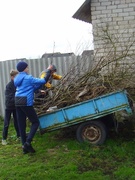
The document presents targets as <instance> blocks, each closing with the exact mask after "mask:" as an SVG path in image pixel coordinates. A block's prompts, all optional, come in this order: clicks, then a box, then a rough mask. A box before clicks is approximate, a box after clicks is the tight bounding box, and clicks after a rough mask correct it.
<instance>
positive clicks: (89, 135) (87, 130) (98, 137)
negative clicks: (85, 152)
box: [76, 121, 107, 145]
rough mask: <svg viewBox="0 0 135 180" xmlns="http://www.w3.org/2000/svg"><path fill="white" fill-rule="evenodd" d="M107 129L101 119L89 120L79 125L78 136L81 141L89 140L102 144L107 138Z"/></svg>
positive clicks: (92, 142)
mask: <svg viewBox="0 0 135 180" xmlns="http://www.w3.org/2000/svg"><path fill="white" fill-rule="evenodd" d="M106 136H107V130H106V126H105V124H104V123H102V122H101V121H89V122H85V123H82V124H80V125H79V127H78V128H77V130H76V138H77V140H78V141H79V142H89V143H90V144H94V145H101V144H103V143H104V141H105V140H106Z"/></svg>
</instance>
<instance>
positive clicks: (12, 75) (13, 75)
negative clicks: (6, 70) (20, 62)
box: [10, 69, 18, 79]
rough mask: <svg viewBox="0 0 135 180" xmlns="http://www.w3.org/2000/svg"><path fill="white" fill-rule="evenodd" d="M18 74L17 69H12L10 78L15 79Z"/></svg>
mask: <svg viewBox="0 0 135 180" xmlns="http://www.w3.org/2000/svg"><path fill="white" fill-rule="evenodd" d="M17 74H18V71H16V70H15V69H11V71H10V77H11V79H14V77H15V76H16V75H17Z"/></svg>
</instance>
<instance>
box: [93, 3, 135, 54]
mask: <svg viewBox="0 0 135 180" xmlns="http://www.w3.org/2000/svg"><path fill="white" fill-rule="evenodd" d="M91 15H92V25H93V34H94V50H95V51H98V55H100V56H102V55H104V53H105V52H108V49H109V47H110V48H112V46H111V45H110V44H109V42H108V41H109V39H107V38H106V33H107V31H108V33H110V34H111V40H112V43H114V44H115V43H117V44H118V46H117V51H121V50H123V49H124V47H125V46H126V45H128V44H129V45H130V43H132V42H133V41H134V40H135V0H91ZM105 38H106V39H105ZM105 44H106V47H104V45H105ZM130 50H131V51H132V52H131V53H134V50H135V45H134V43H133V44H132V47H131V48H130Z"/></svg>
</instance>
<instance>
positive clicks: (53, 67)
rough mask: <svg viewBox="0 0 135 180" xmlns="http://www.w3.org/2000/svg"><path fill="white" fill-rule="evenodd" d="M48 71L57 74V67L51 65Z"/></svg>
mask: <svg viewBox="0 0 135 180" xmlns="http://www.w3.org/2000/svg"><path fill="white" fill-rule="evenodd" d="M47 69H48V70H50V71H51V73H54V72H56V67H55V66H54V65H52V64H50V65H49V66H48V68H47Z"/></svg>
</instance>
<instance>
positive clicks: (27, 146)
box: [23, 142, 36, 154]
mask: <svg viewBox="0 0 135 180" xmlns="http://www.w3.org/2000/svg"><path fill="white" fill-rule="evenodd" d="M23 152H25V153H24V154H26V153H29V152H30V153H35V152H36V151H35V149H34V148H33V147H32V145H31V144H29V143H27V142H26V143H24V146H23Z"/></svg>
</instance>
